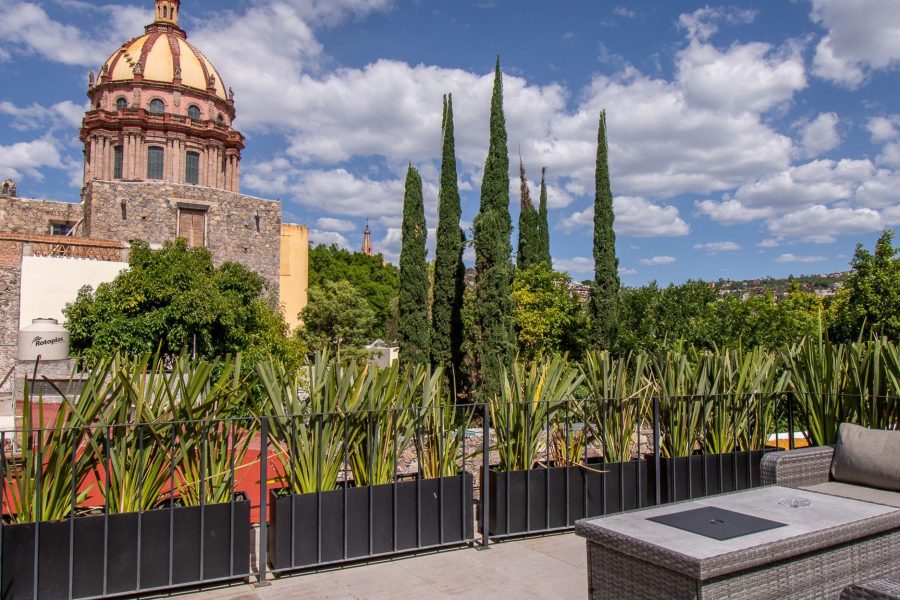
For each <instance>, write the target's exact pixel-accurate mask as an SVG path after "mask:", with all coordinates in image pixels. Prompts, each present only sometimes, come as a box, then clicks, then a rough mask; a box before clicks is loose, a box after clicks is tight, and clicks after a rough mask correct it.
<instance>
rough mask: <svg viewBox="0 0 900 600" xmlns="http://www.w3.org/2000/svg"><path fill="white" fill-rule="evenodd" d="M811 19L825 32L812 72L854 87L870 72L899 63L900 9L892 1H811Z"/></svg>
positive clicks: (817, 50)
mask: <svg viewBox="0 0 900 600" xmlns="http://www.w3.org/2000/svg"><path fill="white" fill-rule="evenodd" d="M811 18H812V20H813V21H814V22H816V23H819V24H820V25H822V26H823V27H825V28H826V29H827V30H828V32H827V34H826V35H825V37H823V38H822V40H821V41H820V42H819V44H818V46H817V48H816V55H815V58H814V59H813V73H814V74H816V75H818V76H819V77H822V78H824V79H828V80H830V81H833V82H835V83H838V84H841V85H844V86H846V87H850V88H855V87H857V86H858V85H860V84H861V83H862V82H863V81H865V79H866V77H867V75H868V74H869V73H870V72H871V71H873V70H879V69H886V68H889V67H892V66H894V65H896V64H897V61H898V60H900V10H898V6H897V3H896V2H895V1H892V0H852V1H847V0H813V1H812V14H811Z"/></svg>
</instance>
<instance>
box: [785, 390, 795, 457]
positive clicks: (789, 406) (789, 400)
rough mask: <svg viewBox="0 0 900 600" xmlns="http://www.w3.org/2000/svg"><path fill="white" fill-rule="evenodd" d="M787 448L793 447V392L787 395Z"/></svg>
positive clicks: (791, 448)
mask: <svg viewBox="0 0 900 600" xmlns="http://www.w3.org/2000/svg"><path fill="white" fill-rule="evenodd" d="M787 418H788V449H790V450H793V449H794V392H788V395H787Z"/></svg>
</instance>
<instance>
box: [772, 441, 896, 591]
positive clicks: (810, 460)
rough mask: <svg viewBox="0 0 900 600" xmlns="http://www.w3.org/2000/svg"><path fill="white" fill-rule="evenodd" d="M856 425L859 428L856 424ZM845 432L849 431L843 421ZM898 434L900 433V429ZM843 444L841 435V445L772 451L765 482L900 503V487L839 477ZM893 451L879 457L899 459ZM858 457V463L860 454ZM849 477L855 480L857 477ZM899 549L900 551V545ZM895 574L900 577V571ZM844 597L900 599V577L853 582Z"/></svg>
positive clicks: (870, 500) (868, 500)
mask: <svg viewBox="0 0 900 600" xmlns="http://www.w3.org/2000/svg"><path fill="white" fill-rule="evenodd" d="M853 427H854V428H855V426H853ZM855 429H856V434H859V431H858V430H859V429H860V428H855ZM846 431H847V433H850V427H847V428H846ZM841 432H842V433H844V432H845V428H844V426H843V425H842V429H841ZM884 433H885V432H876V433H875V435H881V436H883V435H884ZM863 435H865V434H863ZM896 435H897V436H900V433H897V434H896ZM840 445H841V440H840V439H839V441H838V448H837V449H836V448H835V447H834V446H822V447H817V448H801V449H798V450H791V451H789V452H773V453H770V454H768V455H766V456H765V457H764V458H763V461H762V465H761V473H760V475H761V479H762V484H763V485H781V486H785V487H793V488H800V489H807V490H811V491H816V492H821V493H824V494H831V495H834V496H843V497H845V498H853V499H856V500H863V501H866V502H874V503H876V504H886V505H888V506H896V507H900V491H895V490H893V489H883V488H881V487H873V486H871V485H861V484H859V483H857V482H854V481H846V480H845V481H838V480H836V479H835V477H834V474H835V473H837V472H838V471H839V469H838V468H837V466H836V465H835V464H834V463H837V462H840V461H841V458H840V454H841V452H842V449H841V448H840ZM875 454H878V453H875ZM890 454H894V453H889V455H888V456H884V455H883V453H882V456H880V457H879V458H876V459H875V460H879V459H880V460H882V461H884V460H888V461H896V460H897V456H898V455H894V456H890ZM836 455H837V457H838V458H837V460H836ZM856 460H857V464H858V462H859V455H857V457H856ZM844 462H846V461H844ZM842 468H843V469H844V471H843V472H842V473H839V474H841V475H842V474H845V473H846V464H844V465H843V466H842ZM849 479H851V480H853V479H854V477H850V478H849ZM863 479H865V478H863ZM893 487H896V486H893ZM897 551H898V552H900V548H898V549H897ZM895 575H896V576H897V577H898V578H900V573H896V574H895ZM841 600H900V579H895V578H891V577H884V578H879V579H873V580H871V581H867V582H864V583H860V584H855V585H851V586H849V587H847V588H846V589H845V590H844V591H843V593H842V594H841Z"/></svg>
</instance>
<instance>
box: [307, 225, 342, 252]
mask: <svg viewBox="0 0 900 600" xmlns="http://www.w3.org/2000/svg"><path fill="white" fill-rule="evenodd" d="M309 242H310V243H311V244H315V245H319V244H325V245H329V246H330V245H331V244H335V245H337V246H338V247H340V248H344V249H345V250H349V249H350V242H348V241H347V238H346V237H344V236H343V235H341V234H340V233H338V232H336V231H321V230H319V229H310V230H309Z"/></svg>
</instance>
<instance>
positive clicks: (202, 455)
mask: <svg viewBox="0 0 900 600" xmlns="http://www.w3.org/2000/svg"><path fill="white" fill-rule="evenodd" d="M248 377H249V374H246V373H242V372H241V358H240V355H237V356H226V357H225V358H224V359H223V360H222V361H220V362H219V364H218V365H213V364H212V363H209V362H207V361H205V360H200V361H193V362H189V361H188V360H187V358H186V357H184V356H183V357H181V358H179V359H178V360H177V361H176V362H175V364H174V365H173V368H172V371H171V373H170V378H171V382H172V385H171V388H172V389H173V392H174V394H175V398H176V403H175V405H174V407H173V413H172V418H173V421H174V427H175V438H176V440H177V441H176V454H177V456H176V463H177V464H176V466H177V473H178V483H177V485H178V496H179V498H180V500H181V502H182V503H183V504H184V505H185V506H199V505H200V504H202V503H223V502H229V501H230V500H231V499H232V494H233V492H234V472H235V468H236V467H237V466H239V465H240V464H241V462H242V461H243V459H244V456H246V454H247V449H248V448H249V446H250V440H251V439H252V436H253V433H254V432H255V427H254V426H253V425H254V423H255V421H253V420H251V419H242V420H235V419H219V418H218V417H219V415H227V414H230V413H231V412H232V410H233V409H234V408H236V407H238V406H241V405H242V403H243V402H244V399H245V397H246V395H247V393H248V383H247V382H248Z"/></svg>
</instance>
